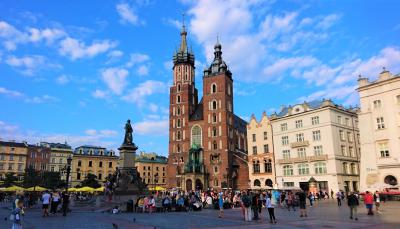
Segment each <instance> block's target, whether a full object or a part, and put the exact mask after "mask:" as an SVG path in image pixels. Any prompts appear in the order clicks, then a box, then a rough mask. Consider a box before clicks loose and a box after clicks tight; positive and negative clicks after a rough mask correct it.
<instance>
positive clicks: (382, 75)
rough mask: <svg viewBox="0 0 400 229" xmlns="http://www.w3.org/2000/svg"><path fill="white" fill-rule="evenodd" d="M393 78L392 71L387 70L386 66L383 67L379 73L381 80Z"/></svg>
mask: <svg viewBox="0 0 400 229" xmlns="http://www.w3.org/2000/svg"><path fill="white" fill-rule="evenodd" d="M390 78H392V73H390V72H389V71H388V70H386V68H385V67H383V71H382V72H381V73H379V79H378V80H379V81H383V80H387V79H390Z"/></svg>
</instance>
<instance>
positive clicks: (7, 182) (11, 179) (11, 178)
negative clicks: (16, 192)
mask: <svg viewBox="0 0 400 229" xmlns="http://www.w3.org/2000/svg"><path fill="white" fill-rule="evenodd" d="M15 181H17V177H16V176H15V174H14V173H6V175H5V178H4V186H5V187H10V186H13V185H14V184H15Z"/></svg>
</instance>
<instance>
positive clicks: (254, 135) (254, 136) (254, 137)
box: [251, 134, 256, 142]
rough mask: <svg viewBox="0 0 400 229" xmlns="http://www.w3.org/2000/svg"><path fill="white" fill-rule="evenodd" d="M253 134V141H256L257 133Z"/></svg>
mask: <svg viewBox="0 0 400 229" xmlns="http://www.w3.org/2000/svg"><path fill="white" fill-rule="evenodd" d="M251 136H252V137H253V138H252V139H253V142H255V141H256V134H252V135H251Z"/></svg>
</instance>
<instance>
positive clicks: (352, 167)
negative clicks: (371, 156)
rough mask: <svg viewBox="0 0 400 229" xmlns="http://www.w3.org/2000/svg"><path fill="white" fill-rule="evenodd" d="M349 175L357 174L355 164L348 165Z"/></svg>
mask: <svg viewBox="0 0 400 229" xmlns="http://www.w3.org/2000/svg"><path fill="white" fill-rule="evenodd" d="M350 173H351V174H354V175H355V174H357V170H356V164H355V163H351V164H350Z"/></svg>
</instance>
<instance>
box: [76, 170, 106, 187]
mask: <svg viewBox="0 0 400 229" xmlns="http://www.w3.org/2000/svg"><path fill="white" fill-rule="evenodd" d="M81 186H82V187H85V186H88V187H92V188H100V187H101V185H100V184H99V182H98V181H97V176H96V175H94V174H92V173H88V175H87V176H86V178H85V180H83V181H82V182H81Z"/></svg>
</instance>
